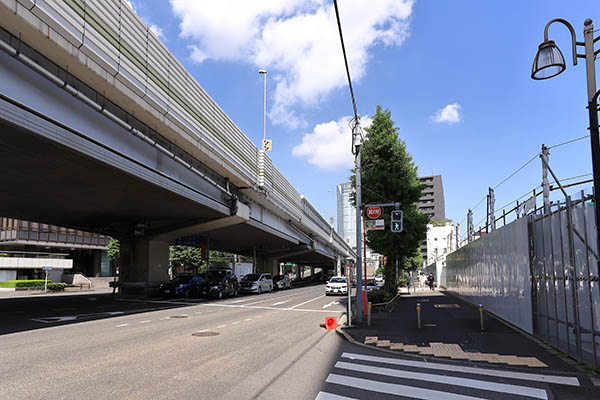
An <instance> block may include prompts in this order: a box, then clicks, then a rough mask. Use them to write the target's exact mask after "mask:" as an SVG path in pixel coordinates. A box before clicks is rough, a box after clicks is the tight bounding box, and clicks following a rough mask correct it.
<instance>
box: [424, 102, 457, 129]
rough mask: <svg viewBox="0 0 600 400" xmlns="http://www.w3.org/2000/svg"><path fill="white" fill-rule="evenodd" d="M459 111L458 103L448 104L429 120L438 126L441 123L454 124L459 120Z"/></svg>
mask: <svg viewBox="0 0 600 400" xmlns="http://www.w3.org/2000/svg"><path fill="white" fill-rule="evenodd" d="M460 109H461V106H460V104H458V103H452V104H448V105H447V106H446V107H444V108H442V109H441V110H439V111H438V112H437V113H436V114H435V115H434V116H433V117H431V119H432V120H433V122H435V123H438V124H441V123H442V122H447V123H449V124H455V123H457V122H460V120H461V116H460Z"/></svg>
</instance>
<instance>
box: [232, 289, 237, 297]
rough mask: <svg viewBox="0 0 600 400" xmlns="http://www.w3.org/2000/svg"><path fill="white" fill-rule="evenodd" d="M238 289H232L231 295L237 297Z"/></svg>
mask: <svg viewBox="0 0 600 400" xmlns="http://www.w3.org/2000/svg"><path fill="white" fill-rule="evenodd" d="M237 295H238V291H237V289H233V293H231V297H237Z"/></svg>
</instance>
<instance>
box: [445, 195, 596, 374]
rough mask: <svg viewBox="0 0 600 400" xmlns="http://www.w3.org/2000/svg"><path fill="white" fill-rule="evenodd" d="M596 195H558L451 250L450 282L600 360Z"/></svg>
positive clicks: (527, 327)
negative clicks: (518, 217) (561, 199)
mask: <svg viewBox="0 0 600 400" xmlns="http://www.w3.org/2000/svg"><path fill="white" fill-rule="evenodd" d="M594 215H595V214H594V204H593V202H592V201H591V196H585V195H584V193H583V192H581V196H579V198H578V199H577V200H572V199H571V198H570V196H567V197H566V199H565V201H563V202H560V201H557V202H553V203H552V204H551V205H550V206H546V207H541V208H539V209H534V210H533V212H532V213H531V214H529V215H527V216H525V217H524V218H520V219H516V220H514V221H513V222H511V223H509V224H507V225H505V226H502V227H501V228H498V229H495V230H492V231H491V232H489V233H488V234H486V235H483V236H481V237H480V238H478V239H477V240H474V241H472V242H471V243H469V244H468V245H466V246H464V247H462V248H460V249H458V250H457V251H455V252H453V253H452V254H450V255H449V256H448V257H447V260H446V268H445V269H444V271H443V275H444V277H443V278H442V279H443V280H445V283H446V285H445V286H446V288H447V289H448V290H449V291H451V292H454V293H456V294H457V295H459V296H461V297H463V298H465V299H466V300H468V301H470V302H472V303H474V304H482V305H483V306H484V307H485V308H486V309H487V310H488V311H489V312H491V313H493V314H495V315H497V316H499V317H500V318H502V319H504V320H506V321H508V322H509V323H511V324H513V325H515V326H517V327H518V328H520V329H522V330H524V331H526V332H529V333H531V334H533V335H535V336H537V337H538V338H540V339H542V340H545V341H547V342H548V343H549V344H551V345H552V346H554V347H555V348H557V349H559V350H561V351H564V352H565V353H568V354H569V355H570V356H572V357H573V358H575V359H577V360H581V361H585V362H587V363H590V364H592V365H594V366H596V367H598V365H599V364H600V288H599V286H598V285H599V278H598V275H599V274H598V272H599V271H598V249H597V245H596V243H597V241H596V225H595V220H594Z"/></svg>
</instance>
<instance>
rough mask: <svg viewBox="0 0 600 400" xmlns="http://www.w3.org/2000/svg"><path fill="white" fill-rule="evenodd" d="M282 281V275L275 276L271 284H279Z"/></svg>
mask: <svg viewBox="0 0 600 400" xmlns="http://www.w3.org/2000/svg"><path fill="white" fill-rule="evenodd" d="M282 279H283V275H275V276H274V277H273V282H279V281H280V280H282Z"/></svg>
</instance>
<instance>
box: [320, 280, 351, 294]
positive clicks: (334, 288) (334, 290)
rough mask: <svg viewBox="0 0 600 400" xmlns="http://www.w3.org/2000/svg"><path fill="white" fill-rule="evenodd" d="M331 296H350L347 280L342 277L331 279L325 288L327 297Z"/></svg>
mask: <svg viewBox="0 0 600 400" xmlns="http://www.w3.org/2000/svg"><path fill="white" fill-rule="evenodd" d="M330 294H348V284H347V283H346V278H344V277H342V276H334V277H333V278H331V279H330V280H329V282H327V286H326V287H325V295H326V296H329V295H330Z"/></svg>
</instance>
